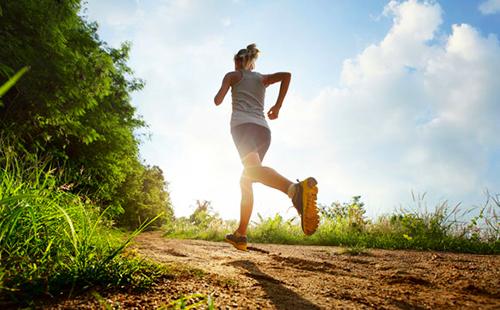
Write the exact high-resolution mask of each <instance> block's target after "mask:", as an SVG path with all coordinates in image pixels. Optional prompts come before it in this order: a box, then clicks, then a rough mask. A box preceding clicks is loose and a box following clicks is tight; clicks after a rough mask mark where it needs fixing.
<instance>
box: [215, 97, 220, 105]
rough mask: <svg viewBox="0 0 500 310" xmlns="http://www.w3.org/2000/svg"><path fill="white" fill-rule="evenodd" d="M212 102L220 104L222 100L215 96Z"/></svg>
mask: <svg viewBox="0 0 500 310" xmlns="http://www.w3.org/2000/svg"><path fill="white" fill-rule="evenodd" d="M214 103H215V105H220V104H221V103H222V100H221V99H220V98H217V96H215V97H214Z"/></svg>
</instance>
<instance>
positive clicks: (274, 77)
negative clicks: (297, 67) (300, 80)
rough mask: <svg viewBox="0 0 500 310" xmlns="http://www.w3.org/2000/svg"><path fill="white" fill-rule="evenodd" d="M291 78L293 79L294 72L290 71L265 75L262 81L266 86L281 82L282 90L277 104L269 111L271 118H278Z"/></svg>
mask: <svg viewBox="0 0 500 310" xmlns="http://www.w3.org/2000/svg"><path fill="white" fill-rule="evenodd" d="M291 79H292V74H291V73H290V72H278V73H274V74H267V75H264V76H263V78H262V83H263V84H264V86H266V87H267V86H269V85H271V84H274V83H277V82H281V85H280V92H279V94H278V99H276V104H275V105H274V106H273V107H272V108H271V109H270V110H269V112H268V113H267V114H268V116H269V118H270V119H276V118H278V114H279V110H280V109H281V105H282V104H283V100H285V95H286V93H287V91H288V86H289V85H290V80H291Z"/></svg>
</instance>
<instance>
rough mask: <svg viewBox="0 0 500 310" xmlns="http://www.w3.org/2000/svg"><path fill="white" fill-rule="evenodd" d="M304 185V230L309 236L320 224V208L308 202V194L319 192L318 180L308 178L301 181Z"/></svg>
mask: <svg viewBox="0 0 500 310" xmlns="http://www.w3.org/2000/svg"><path fill="white" fill-rule="evenodd" d="M301 185H302V186H303V187H304V189H303V192H302V210H303V211H302V231H303V232H304V234H306V235H307V236H310V235H312V234H314V233H315V232H316V230H317V229H318V225H319V216H318V208H317V207H316V206H315V205H313V206H310V205H308V203H307V195H308V193H310V192H312V193H313V194H315V195H317V194H318V187H317V186H316V185H318V181H316V179H315V178H312V177H310V178H307V179H305V180H304V181H302V182H301Z"/></svg>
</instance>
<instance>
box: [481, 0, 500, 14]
mask: <svg viewBox="0 0 500 310" xmlns="http://www.w3.org/2000/svg"><path fill="white" fill-rule="evenodd" d="M479 11H481V13H483V14H485V15H489V14H496V13H498V12H500V0H487V1H484V2H483V3H481V4H480V5H479Z"/></svg>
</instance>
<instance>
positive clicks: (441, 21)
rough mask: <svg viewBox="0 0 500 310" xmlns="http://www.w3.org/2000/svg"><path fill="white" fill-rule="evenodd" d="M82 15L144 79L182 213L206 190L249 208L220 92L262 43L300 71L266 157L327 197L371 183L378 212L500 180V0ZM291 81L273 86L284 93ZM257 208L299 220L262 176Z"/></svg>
mask: <svg viewBox="0 0 500 310" xmlns="http://www.w3.org/2000/svg"><path fill="white" fill-rule="evenodd" d="M86 7H87V11H86V12H85V13H82V14H84V15H87V16H88V18H89V19H90V20H95V21H97V22H98V24H99V25H100V28H99V34H100V36H101V38H102V39H104V40H105V41H107V42H108V43H109V44H110V45H112V46H117V45H119V44H120V42H123V41H131V42H132V52H131V58H130V61H129V64H130V66H131V67H132V68H133V69H134V70H135V72H136V75H137V76H138V77H141V78H143V79H145V80H146V88H145V89H144V90H143V91H141V92H139V93H135V94H134V95H133V98H132V102H133V104H134V105H135V106H136V107H137V109H138V113H139V114H141V115H142V116H143V117H144V119H145V120H146V122H147V123H148V124H149V125H150V127H149V129H148V131H149V132H150V133H151V134H152V138H151V140H147V141H144V142H143V144H142V145H141V156H142V157H143V158H144V159H145V160H146V161H147V162H148V163H149V164H156V165H159V166H160V167H161V168H162V169H163V170H164V172H165V176H166V178H167V180H168V181H169V182H170V190H171V194H172V199H173V203H174V208H175V212H176V214H177V215H186V214H190V213H191V212H192V211H193V207H192V206H193V205H194V204H195V201H196V199H207V200H210V201H212V204H213V207H214V209H215V210H216V211H217V212H219V213H220V214H221V215H222V216H223V217H224V218H237V217H238V214H239V186H238V179H239V175H240V173H241V165H240V163H239V159H238V155H237V152H236V150H235V148H234V146H233V144H232V140H231V136H230V134H229V116H230V112H231V107H230V98H229V97H228V98H226V100H225V102H224V103H223V105H222V106H221V107H217V108H216V107H215V106H214V105H213V96H214V94H215V92H216V91H217V89H218V87H219V85H220V81H221V79H222V77H223V75H224V74H225V73H226V72H227V71H230V70H232V67H233V64H232V56H233V55H234V53H235V52H236V51H237V50H239V49H240V48H243V47H245V46H246V45H247V44H249V43H254V42H255V43H257V46H258V47H259V48H260V49H261V51H262V54H261V56H260V58H259V59H258V60H257V68H256V70H257V71H260V72H263V73H270V72H276V71H290V72H292V75H293V78H292V84H291V87H290V91H289V94H288V95H287V98H286V99H285V104H284V107H283V110H282V112H281V113H280V118H279V119H278V120H276V121H271V122H270V125H271V128H272V132H273V142H272V145H271V148H270V150H269V153H268V155H267V157H266V160H265V164H267V165H270V166H272V167H274V168H275V169H277V170H278V171H279V172H281V173H282V174H284V175H285V176H287V177H289V178H290V179H296V178H304V177H307V176H309V175H313V176H315V177H317V178H318V179H319V182H320V194H319V197H318V200H319V202H320V203H325V204H329V203H331V202H333V201H347V200H349V198H350V197H351V196H354V195H361V196H362V200H363V201H365V202H366V205H367V209H368V214H369V215H372V216H374V215H377V214H381V213H386V212H390V211H392V210H393V209H394V208H396V207H399V206H408V205H409V204H410V201H411V192H412V191H414V192H415V193H424V192H426V193H427V197H428V199H427V202H428V204H429V206H433V205H434V204H435V203H437V202H440V201H443V200H445V199H447V200H449V201H450V203H452V204H453V203H458V202H459V201H462V202H463V203H464V204H466V205H478V204H481V203H482V202H483V201H484V200H485V195H484V191H485V190H486V189H488V190H489V191H490V192H493V193H499V192H500V178H499V177H498V173H499V172H500V139H499V138H498V137H497V133H498V132H500V104H499V102H498V98H499V97H500V80H499V79H498V78H497V72H499V70H500V44H499V41H498V37H499V35H500V33H499V32H500V1H499V0H493V1H465V0H464V1H416V0H410V1H378V0H372V1H326V0H325V1H285V0H283V1H247V0H232V1H230V0H228V1H215V0H213V1H194V0H192V1H189V0H186V1H183V0H173V1H141V0H134V1H132V0H131V1H123V0H120V1H114V0H109V1H96V0H90V1H88V4H87V5H86ZM276 94H277V87H275V88H273V89H268V92H267V99H266V100H267V101H266V105H267V106H268V107H270V106H271V105H272V104H273V100H275V98H276ZM255 195H256V198H255V208H254V212H259V213H261V214H263V215H272V214H274V213H276V212H280V213H281V214H283V215H285V216H292V215H294V214H293V210H290V209H289V208H288V207H289V206H290V202H289V201H288V200H287V198H286V197H284V196H283V195H282V194H281V193H277V192H274V191H272V190H270V189H267V188H264V187H263V186H261V185H256V186H255Z"/></svg>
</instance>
